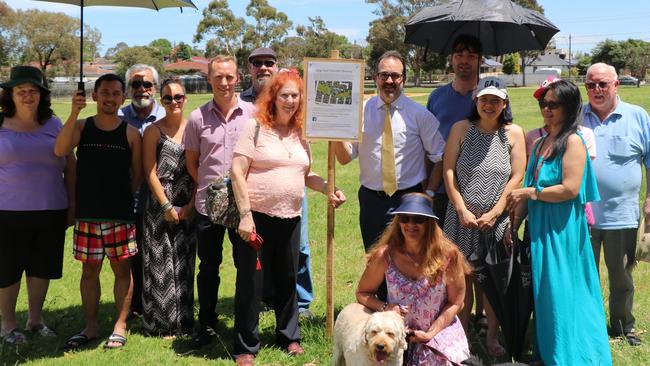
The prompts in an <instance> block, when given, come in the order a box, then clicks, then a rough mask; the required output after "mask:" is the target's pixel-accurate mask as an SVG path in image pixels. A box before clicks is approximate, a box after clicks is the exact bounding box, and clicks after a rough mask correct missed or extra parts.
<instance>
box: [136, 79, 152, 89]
mask: <svg viewBox="0 0 650 366" xmlns="http://www.w3.org/2000/svg"><path fill="white" fill-rule="evenodd" d="M141 86H144V88H145V89H149V88H151V87H152V86H153V83H152V82H151V81H142V80H134V81H132V82H131V87H132V88H133V89H140V87H141Z"/></svg>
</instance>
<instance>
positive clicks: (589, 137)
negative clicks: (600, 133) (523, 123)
mask: <svg viewBox="0 0 650 366" xmlns="http://www.w3.org/2000/svg"><path fill="white" fill-rule="evenodd" d="M578 131H580V133H582V138H584V139H585V144H587V152H589V158H590V159H591V160H594V159H596V139H595V138H594V131H592V130H591V128H589V127H585V126H578ZM546 135H547V132H546V130H545V129H544V128H543V127H540V128H535V129H533V130H530V131H528V133H527V134H526V156H527V157H530V153H531V152H532V150H533V146H535V141H537V139H538V138H540V137H542V136H546Z"/></svg>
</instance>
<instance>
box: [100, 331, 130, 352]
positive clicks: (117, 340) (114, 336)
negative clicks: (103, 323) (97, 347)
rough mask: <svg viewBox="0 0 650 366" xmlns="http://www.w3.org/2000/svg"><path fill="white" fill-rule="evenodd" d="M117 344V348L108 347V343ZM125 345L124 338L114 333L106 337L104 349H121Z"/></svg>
mask: <svg viewBox="0 0 650 366" xmlns="http://www.w3.org/2000/svg"><path fill="white" fill-rule="evenodd" d="M111 342H113V343H118V344H119V345H117V346H110V345H109V343H111ZM125 344H126V337H125V336H123V335H119V334H116V333H113V334H111V335H110V337H108V340H107V341H106V344H104V349H115V348H122V347H124V345H125Z"/></svg>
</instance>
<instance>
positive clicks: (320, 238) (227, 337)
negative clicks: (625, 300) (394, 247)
mask: <svg viewBox="0 0 650 366" xmlns="http://www.w3.org/2000/svg"><path fill="white" fill-rule="evenodd" d="M430 91H431V89H428V88H411V89H408V90H407V93H410V94H411V95H413V98H414V99H415V100H416V101H418V102H420V103H421V104H425V103H426V100H427V97H428V94H429V92H430ZM533 91H534V89H533V88H511V89H510V90H509V92H510V98H511V103H512V111H513V114H514V119H515V120H514V121H515V123H517V124H520V125H521V126H522V127H523V128H524V129H525V130H530V129H532V128H535V127H538V126H540V125H541V123H542V118H541V116H540V115H539V110H538V108H537V103H536V101H535V99H533V97H532V93H533ZM619 94H620V95H621V98H622V99H623V100H624V101H627V102H630V103H634V104H638V105H641V106H643V107H644V108H645V109H646V110H650V87H646V88H640V89H639V88H633V87H632V88H628V87H622V88H620V90H619ZM583 97H585V94H584V90H583ZM209 99H210V96H209V95H189V99H188V104H187V106H186V109H185V113H186V114H187V113H189V112H190V111H191V110H193V109H194V108H196V107H198V106H199V105H201V104H203V103H205V102H206V101H208V100H209ZM53 108H54V110H55V113H56V114H57V115H58V116H60V118H61V119H62V120H64V121H65V119H66V118H67V116H68V113H69V108H70V102H69V100H57V101H55V102H54V103H53ZM94 112H95V104H93V103H89V104H88V107H87V108H86V109H85V110H84V111H83V114H82V115H83V116H88V115H91V114H94ZM312 149H313V155H314V170H315V171H316V172H318V173H320V174H322V175H326V173H327V166H326V164H327V144H326V143H324V142H315V143H313V144H312ZM336 175H337V185H338V186H339V187H341V188H342V189H343V190H344V192H345V193H346V195H347V197H348V202H347V203H346V204H345V205H344V206H343V207H341V208H340V209H339V210H337V214H336V234H335V260H334V263H335V281H334V282H335V283H334V296H335V299H334V301H335V306H336V309H337V310H338V309H340V308H342V307H343V306H344V305H345V304H348V303H350V302H352V301H354V289H355V287H356V283H357V281H358V278H359V275H360V273H361V271H362V270H363V268H364V259H363V254H364V253H363V246H362V244H361V235H360V232H359V227H358V212H359V205H358V200H357V189H358V164H357V163H356V162H353V163H351V164H349V165H348V166H344V167H342V166H338V165H337V167H336ZM642 192H645V183H644V185H643V188H642ZM98 194H101V192H98ZM326 220H327V215H326V206H325V200H324V196H323V195H321V194H319V193H315V192H309V232H310V243H311V255H312V272H313V276H314V285H315V292H316V295H315V301H314V303H313V305H312V307H311V310H312V311H313V313H314V314H316V319H315V320H313V321H311V322H302V323H301V325H302V334H303V345H304V347H305V349H306V351H307V352H306V353H305V354H304V355H302V356H300V357H296V358H290V357H288V356H286V355H285V354H284V352H282V351H281V350H279V349H278V348H274V347H272V346H271V344H272V342H273V337H274V324H275V321H274V319H273V316H272V312H267V313H263V314H262V317H261V319H260V334H261V338H262V343H263V347H264V348H263V349H262V350H261V352H260V353H259V355H258V358H257V362H258V364H260V365H265V364H268V365H304V364H309V365H327V364H329V363H330V362H331V361H330V355H331V343H330V342H329V340H327V339H326V337H325V330H324V329H325V327H324V324H325V320H324V314H325V256H326V250H325V245H326ZM224 247H225V248H227V249H226V250H225V253H224V263H223V264H222V268H221V273H222V281H221V287H220V293H219V305H218V312H219V313H220V317H219V320H220V325H219V327H218V329H217V336H216V337H215V340H214V341H213V343H212V344H211V345H209V346H206V347H204V348H203V349H202V350H200V351H191V350H190V347H189V340H188V339H184V338H179V339H176V340H163V339H160V338H148V337H144V336H142V335H141V333H140V324H139V321H138V320H136V321H133V322H130V323H129V326H130V333H129V335H128V343H127V345H126V347H124V348H123V349H119V350H111V351H104V350H103V349H102V347H101V346H102V344H103V339H102V342H96V343H93V344H92V345H91V346H90V347H89V348H87V349H85V350H83V351H79V352H73V353H64V352H63V350H62V344H63V343H64V342H65V339H66V338H67V337H68V336H70V335H72V334H74V333H76V332H78V331H80V330H81V329H82V328H83V316H82V310H81V299H80V295H79V278H80V274H81V265H80V263H78V262H76V261H75V260H74V259H73V257H72V254H71V230H69V231H68V238H67V241H66V249H65V250H66V254H65V260H64V272H63V273H64V276H63V278H62V279H61V280H57V281H52V283H51V285H50V290H49V293H48V296H47V299H46V302H45V307H44V311H45V319H46V322H47V323H48V325H50V326H51V327H52V328H53V329H55V330H56V331H57V332H58V334H59V336H58V337H57V338H52V339H42V338H38V337H35V336H29V344H28V345H26V346H23V347H18V348H16V349H15V348H13V347H8V346H6V345H4V344H0V364H2V365H14V364H29V365H109V364H124V365H127V364H128V365H160V364H173V365H203V364H205V365H208V364H210V365H214V364H216V365H232V364H233V362H232V359H231V354H230V352H232V335H231V334H232V327H233V306H234V280H235V271H234V267H233V264H232V257H231V251H230V248H229V245H227V244H226V245H224ZM197 262H198V261H197ZM601 274H602V279H601V281H602V284H603V286H604V287H603V299H604V300H606V299H607V296H608V290H607V286H606V284H607V275H606V270H605V267H604V264H603V263H602V262H601ZM634 277H635V284H636V297H635V303H634V314H635V316H636V318H637V328H638V330H639V331H640V332H641V333H642V339H643V341H644V343H643V345H642V346H640V347H635V348H632V347H629V346H627V344H626V343H625V342H623V341H612V342H611V347H612V354H613V359H614V364H615V365H644V364H646V365H647V364H650V339H649V338H647V337H646V333H645V332H646V330H647V329H648V326H649V324H650V312H648V311H647V309H649V308H650V293H649V292H648V285H649V283H650V265H648V264H647V263H640V264H639V265H638V267H637V269H636V270H635V273H634ZM112 285H113V280H112V274H111V271H110V267H109V266H108V265H106V266H105V268H104V270H103V272H102V290H103V291H102V297H101V305H100V319H101V326H100V329H101V336H102V337H104V338H105V337H107V336H108V335H109V334H110V331H111V330H112V322H113V321H114V316H115V314H114V313H115V311H114V307H113V295H112ZM195 296H196V294H195ZM606 303H607V302H606V301H605V304H606ZM576 306H577V307H579V306H580V304H576ZM605 307H606V311H607V304H606V306H605ZM17 311H18V322H19V324H24V323H25V321H26V319H27V299H26V289H25V287H24V280H23V288H22V291H21V293H20V296H19V298H18V305H17ZM470 341H471V343H472V348H473V349H474V350H476V351H478V353H479V354H481V355H482V356H483V357H484V360H485V361H487V362H496V361H497V360H493V359H488V358H486V356H485V350H484V347H483V346H482V344H481V343H480V342H479V341H478V340H477V339H476V338H475V337H472V338H471V339H470ZM267 345H268V347H267ZM498 361H503V359H500V360H498Z"/></svg>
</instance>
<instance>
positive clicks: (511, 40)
mask: <svg viewBox="0 0 650 366" xmlns="http://www.w3.org/2000/svg"><path fill="white" fill-rule="evenodd" d="M557 32H559V29H558V28H557V27H556V26H554V25H553V24H552V23H551V22H550V21H549V20H548V19H546V18H545V17H544V16H543V15H542V14H541V13H539V12H537V11H534V10H530V9H526V8H524V7H521V6H519V5H517V4H515V3H513V2H512V1H510V0H471V1H469V0H455V1H452V2H450V3H447V4H442V5H439V6H431V7H427V8H424V9H422V10H421V11H419V12H418V13H417V14H415V15H414V16H412V17H411V19H409V20H408V22H407V23H406V37H405V39H404V42H405V43H409V44H414V45H420V46H424V47H426V49H427V50H432V51H434V52H438V53H442V54H450V53H451V45H452V42H453V41H454V39H456V37H457V36H459V35H461V34H469V35H473V36H474V37H476V38H478V39H479V40H480V41H481V44H482V46H483V53H484V54H486V55H503V54H506V53H512V52H517V51H526V50H543V49H544V48H545V47H546V45H547V44H548V42H549V41H550V40H551V38H552V37H553V35H555V33H557Z"/></svg>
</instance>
